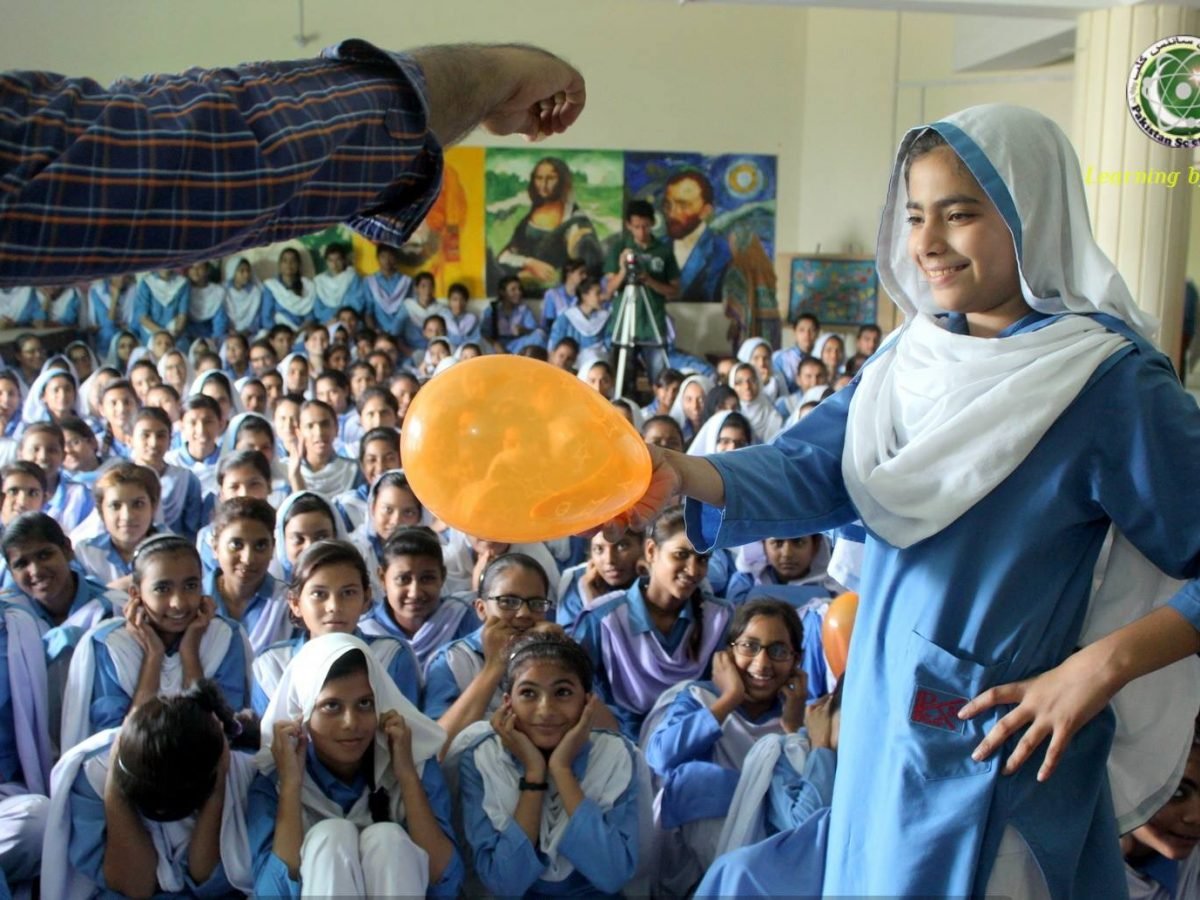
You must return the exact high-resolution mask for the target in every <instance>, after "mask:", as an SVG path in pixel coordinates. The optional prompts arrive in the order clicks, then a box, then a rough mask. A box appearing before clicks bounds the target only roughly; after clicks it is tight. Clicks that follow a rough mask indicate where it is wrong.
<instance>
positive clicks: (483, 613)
mask: <svg viewBox="0 0 1200 900" xmlns="http://www.w3.org/2000/svg"><path fill="white" fill-rule="evenodd" d="M475 615H477V616H479V621H480V622H486V621H487V604H485V603H484V602H483V598H482V597H476V598H475Z"/></svg>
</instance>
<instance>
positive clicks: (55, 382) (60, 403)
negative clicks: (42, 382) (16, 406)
mask: <svg viewBox="0 0 1200 900" xmlns="http://www.w3.org/2000/svg"><path fill="white" fill-rule="evenodd" d="M75 399H76V396H75V385H74V383H73V382H72V381H71V379H70V378H66V377H63V378H51V379H50V381H49V382H48V383H47V384H46V387H45V389H44V390H43V391H42V402H43V403H45V404H46V409H48V410H50V414H51V415H53V416H54V417H55V418H56V419H58V418H62V417H63V416H65V415H66V414H67V413H69V412H71V411H72V410H74V409H75Z"/></svg>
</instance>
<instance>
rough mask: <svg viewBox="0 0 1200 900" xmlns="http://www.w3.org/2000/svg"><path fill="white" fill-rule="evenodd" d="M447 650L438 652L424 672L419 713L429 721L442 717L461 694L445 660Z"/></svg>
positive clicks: (443, 649) (447, 648)
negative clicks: (422, 705) (422, 698)
mask: <svg viewBox="0 0 1200 900" xmlns="http://www.w3.org/2000/svg"><path fill="white" fill-rule="evenodd" d="M447 650H449V647H443V648H442V649H441V650H439V651H438V653H437V656H435V657H434V658H433V659H432V660H431V661H430V663H429V668H427V669H426V670H425V705H424V707H423V708H422V710H421V711H422V712H423V713H425V715H427V716H429V718H431V719H440V718H441V717H442V716H444V715H445V714H446V710H448V709H449V708H450V707H451V706H453V705H454V701H455V700H457V699H458V698H459V695H461V694H462V691H460V690H459V688H458V682H457V681H456V680H455V679H454V673H453V672H452V671H450V663H449V662H448V661H447V660H446V652H447Z"/></svg>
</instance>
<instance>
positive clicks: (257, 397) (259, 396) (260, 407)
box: [242, 384, 267, 415]
mask: <svg viewBox="0 0 1200 900" xmlns="http://www.w3.org/2000/svg"><path fill="white" fill-rule="evenodd" d="M242 406H244V407H245V408H246V412H255V413H258V414H259V415H265V414H266V412H267V389H266V388H265V387H263V386H262V385H261V384H247V385H245V386H244V387H243V388H242Z"/></svg>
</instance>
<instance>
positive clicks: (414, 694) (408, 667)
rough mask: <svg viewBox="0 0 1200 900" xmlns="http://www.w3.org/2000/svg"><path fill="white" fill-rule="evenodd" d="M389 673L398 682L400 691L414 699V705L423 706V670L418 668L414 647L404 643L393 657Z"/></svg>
mask: <svg viewBox="0 0 1200 900" xmlns="http://www.w3.org/2000/svg"><path fill="white" fill-rule="evenodd" d="M388 674H389V675H391V676H392V681H394V682H396V687H398V688H400V693H402V694H403V695H404V696H405V697H407V698H408V699H409V700H410V701H412V705H413V706H415V707H417V709H420V708H421V671H420V669H418V668H417V657H416V656H415V655H414V654H413V652H412V647H410V646H408V645H407V644H403V645H402V646H401V647H400V649H399V650H398V651H397V652H396V655H395V656H394V657H392V663H391V665H389V666H388Z"/></svg>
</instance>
